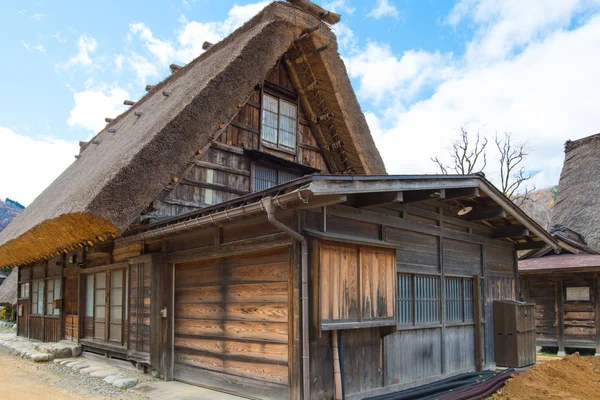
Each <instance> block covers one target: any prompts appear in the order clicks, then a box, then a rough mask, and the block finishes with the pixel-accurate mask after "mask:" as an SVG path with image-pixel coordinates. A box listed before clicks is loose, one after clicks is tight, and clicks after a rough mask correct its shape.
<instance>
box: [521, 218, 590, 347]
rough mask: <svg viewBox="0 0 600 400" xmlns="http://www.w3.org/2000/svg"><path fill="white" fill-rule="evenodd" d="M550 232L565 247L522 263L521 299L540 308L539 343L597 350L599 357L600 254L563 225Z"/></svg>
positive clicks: (542, 251) (531, 255) (527, 256)
mask: <svg viewBox="0 0 600 400" xmlns="http://www.w3.org/2000/svg"><path fill="white" fill-rule="evenodd" d="M550 232H551V233H552V234H553V235H554V237H555V239H556V240H557V241H558V243H559V245H560V246H561V250H560V252H559V254H556V253H555V252H554V251H552V249H551V248H548V247H544V248H542V249H540V250H532V251H530V252H529V253H527V254H525V255H523V256H522V257H521V258H520V260H519V274H520V276H521V287H522V299H523V300H524V301H527V302H531V303H534V304H535V320H536V335H537V338H536V343H537V345H538V346H542V347H544V346H545V347H556V348H558V353H559V354H561V355H564V354H565V348H566V347H572V348H590V349H595V350H596V353H599V354H600V286H599V279H600V253H598V252H597V251H594V250H592V249H590V248H589V247H588V246H587V244H586V243H585V241H584V240H583V237H582V236H581V235H579V234H578V233H577V232H574V231H573V230H571V229H568V228H566V227H564V226H562V225H554V226H553V227H552V228H551V230H550Z"/></svg>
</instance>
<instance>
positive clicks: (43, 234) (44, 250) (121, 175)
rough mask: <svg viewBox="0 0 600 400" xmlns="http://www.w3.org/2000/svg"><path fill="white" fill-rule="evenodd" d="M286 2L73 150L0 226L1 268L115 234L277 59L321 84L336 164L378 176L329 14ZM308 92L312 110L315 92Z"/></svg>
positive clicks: (175, 174)
mask: <svg viewBox="0 0 600 400" xmlns="http://www.w3.org/2000/svg"><path fill="white" fill-rule="evenodd" d="M294 3H295V4H288V3H280V2H278V3H273V4H271V5H269V6H267V7H266V8H265V9H264V10H263V11H261V12H260V13H259V14H258V15H257V16H255V17H254V18H253V19H252V20H250V21H249V22H247V23H246V24H245V25H244V26H242V27H241V28H239V29H238V30H236V31H235V32H234V33H232V34H231V35H230V36H229V37H227V38H225V39H224V40H222V41H221V42H219V43H217V44H215V45H214V46H212V47H210V49H209V50H208V51H206V52H205V53H203V54H202V55H201V56H199V57H198V58H196V59H195V60H193V61H192V62H190V63H189V64H188V65H187V66H185V67H183V68H181V69H180V70H178V71H177V72H175V73H174V74H172V75H171V76H170V77H169V78H167V79H166V80H165V81H163V82H161V83H160V84H158V85H156V86H155V87H154V88H153V89H152V90H151V91H150V92H149V93H148V94H147V95H146V96H144V97H143V98H142V99H141V100H140V101H138V102H136V103H135V104H134V106H133V107H131V109H129V110H128V111H127V112H125V113H124V114H122V115H121V116H119V117H118V118H116V119H115V120H114V121H112V122H110V124H109V125H108V126H107V127H106V128H105V129H103V130H102V131H101V132H100V133H98V135H96V137H95V138H93V139H92V140H91V141H90V142H89V143H88V144H87V145H85V146H83V148H84V150H83V151H82V153H81V157H80V158H79V159H78V160H76V161H75V162H73V164H72V165H71V166H69V168H67V169H66V170H65V171H64V172H63V173H62V175H60V176H59V177H58V178H57V179H56V180H55V181H54V182H53V183H52V184H51V185H50V186H49V187H48V188H47V189H46V190H44V192H43V193H42V194H40V195H39V196H38V197H37V198H36V199H35V200H34V202H33V203H31V205H29V206H28V207H27V208H26V209H25V210H24V211H23V213H21V214H20V215H19V216H17V217H16V218H15V219H14V220H13V222H12V223H11V224H10V225H8V226H7V227H6V228H5V229H4V230H3V231H2V232H0V266H3V265H18V264H21V263H25V262H30V261H33V260H35V259H36V258H39V257H42V256H49V255H52V254H55V253H56V252H59V251H61V250H62V249H65V248H67V247H70V246H76V245H77V244H81V243H84V242H87V241H96V240H97V239H99V237H100V238H105V237H108V236H109V235H118V234H119V233H120V232H122V231H123V230H124V229H126V228H127V227H128V226H129V225H130V224H131V223H132V222H133V221H134V220H135V219H136V217H137V216H139V215H140V212H141V211H142V210H144V209H145V208H146V207H147V206H148V205H149V204H150V203H151V202H152V201H153V200H154V199H155V198H156V196H157V195H158V194H159V193H160V192H161V191H162V190H163V189H165V188H166V187H167V186H168V185H171V184H174V182H176V181H177V179H175V178H177V177H178V176H181V175H180V174H181V173H182V171H184V170H185V167H186V165H187V163H189V162H190V161H191V160H192V159H193V157H194V156H195V155H196V154H197V153H198V151H199V149H203V148H206V146H207V145H209V144H210V143H211V141H212V139H213V138H214V137H215V136H216V135H218V134H219V133H220V132H221V131H222V130H223V128H224V127H225V126H226V125H227V124H228V122H229V121H231V120H232V119H233V118H234V117H235V115H236V113H237V112H238V110H239V108H240V107H241V105H243V104H244V103H245V102H246V100H247V99H248V96H249V94H250V93H251V92H252V90H253V89H254V88H255V87H256V85H258V84H260V83H262V81H263V80H264V78H265V77H266V76H267V74H268V72H269V71H270V70H271V69H272V68H273V67H274V66H275V65H276V64H277V63H278V62H280V61H281V60H282V58H284V59H286V60H289V61H292V62H290V65H292V67H293V68H296V69H297V71H296V73H297V74H298V76H299V79H300V80H301V83H302V84H303V86H308V85H309V84H311V83H313V82H308V81H302V79H304V80H306V79H307V78H306V77H307V75H306V74H305V73H301V72H302V71H301V68H303V67H304V65H305V64H308V65H309V66H310V68H311V70H312V73H313V74H314V78H315V79H317V80H319V82H320V86H319V90H320V93H321V98H322V99H323V100H324V104H326V106H327V109H328V110H329V112H331V113H333V115H334V117H333V130H334V131H335V132H333V133H334V135H333V137H331V136H329V137H328V136H325V140H327V141H328V142H329V143H331V144H332V145H333V144H335V146H332V149H331V152H330V153H332V154H333V155H334V158H335V162H336V165H337V168H336V169H337V171H338V172H340V173H356V174H385V167H384V164H383V161H382V159H381V157H380V155H379V152H378V151H377V149H376V147H375V144H374V142H373V139H372V137H371V134H370V132H369V128H368V126H367V123H366V120H365V117H364V115H363V113H362V112H361V109H360V106H359V104H358V101H357V99H356V96H355V94H354V92H353V90H352V87H351V85H350V80H349V78H348V75H347V72H346V69H345V67H344V64H343V62H342V60H341V58H340V56H339V54H338V52H337V42H336V39H335V35H334V34H333V33H332V31H331V30H330V28H329V27H328V26H327V25H326V24H325V23H324V22H323V21H322V19H325V20H327V19H329V17H330V16H331V14H326V13H324V12H320V11H319V8H318V7H316V6H315V5H314V4H312V3H311V4H310V7H307V4H306V3H307V2H306V1H305V0H302V1H299V0H294ZM296 4H299V5H300V6H298V5H296ZM315 10H316V11H315ZM317 27H318V29H317V30H316V31H314V32H312V33H311V34H310V35H308V36H305V38H304V39H302V40H300V41H297V40H296V39H298V38H299V37H301V36H302V34H303V33H306V31H307V30H311V28H317ZM324 46H326V47H324ZM324 48H325V50H324V51H321V50H323V49H324ZM315 50H316V51H315ZM298 60H300V61H298ZM307 98H309V101H314V102H315V104H312V105H313V106H314V108H315V110H317V106H318V104H316V102H317V99H315V98H313V97H310V96H307ZM321 103H323V102H321ZM136 111H140V112H141V115H139V114H140V113H136ZM136 114H138V115H136ZM331 133H332V130H331V129H330V130H329V132H324V133H323V134H324V135H331ZM99 240H100V239H99Z"/></svg>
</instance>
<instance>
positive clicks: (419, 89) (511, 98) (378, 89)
mask: <svg viewBox="0 0 600 400" xmlns="http://www.w3.org/2000/svg"><path fill="white" fill-rule="evenodd" d="M465 3H469V5H470V8H469V7H466V9H468V10H471V11H468V13H469V14H468V15H465V14H464V12H462V14H460V18H459V17H457V16H456V15H457V14H456V13H458V11H456V10H457V8H456V7H455V9H454V10H453V13H455V14H451V15H450V17H449V18H448V20H447V21H448V22H449V23H450V22H452V23H454V24H455V25H456V24H461V23H474V24H475V25H474V28H475V30H476V33H475V36H474V38H473V39H472V40H471V41H470V42H468V43H467V51H466V53H465V55H464V56H460V57H457V56H455V55H452V54H439V53H437V52H426V51H422V50H408V51H405V52H404V53H403V54H400V55H397V54H394V53H393V52H392V51H391V50H390V48H389V47H388V46H386V45H382V44H378V43H369V44H367V45H366V46H365V48H363V49H360V52H359V53H355V54H353V55H351V56H349V57H347V58H346V59H345V61H346V63H347V66H348V71H349V73H350V74H351V76H352V77H353V78H354V79H356V80H357V81H358V86H357V89H358V90H357V92H358V95H359V98H360V100H361V102H362V103H363V108H364V109H370V110H371V111H370V112H367V115H366V116H367V121H368V122H369V125H370V127H371V130H372V133H373V136H374V138H375V141H376V143H377V145H378V148H379V150H380V152H381V153H382V156H383V158H384V161H385V163H386V166H387V168H388V172H390V173H396V174H405V173H435V172H436V168H435V165H434V164H433V163H432V162H431V161H430V158H431V157H432V156H435V155H444V154H447V152H448V148H449V146H450V144H451V143H452V141H453V140H455V139H456V138H457V135H458V132H459V129H460V127H461V126H464V125H466V126H467V128H468V129H470V130H472V131H476V130H481V131H482V132H483V133H486V134H488V135H489V136H493V135H494V133H495V132H500V133H502V132H504V131H510V132H513V133H514V134H515V135H516V139H517V140H521V141H525V142H527V143H528V144H529V147H530V149H531V151H530V156H529V159H528V167H529V168H530V169H531V170H540V171H541V172H540V173H539V174H538V176H537V177H536V179H535V184H536V186H537V187H545V186H550V185H553V184H556V183H558V177H559V173H560V169H561V165H562V161H563V157H564V154H563V143H564V142H565V141H566V140H567V139H577V138H581V137H584V136H588V135H590V134H594V133H597V131H598V120H597V110H598V109H600V98H599V97H598V96H597V93H598V91H600V75H598V73H597V71H598V70H600V40H598V38H600V15H595V16H594V15H593V13H592V12H588V13H585V12H582V11H581V10H584V11H585V8H584V5H581V4H579V5H575V6H573V5H571V6H570V8H569V7H567V8H565V7H564V5H563V6H562V7H559V8H560V9H561V10H562V11H561V13H562V12H565V13H567V16H564V15H559V14H560V13H556V12H554V11H549V12H548V13H546V17H543V18H542V17H540V16H539V15H531V14H532V13H534V14H535V12H534V11H535V6H533V5H531V3H534V2H511V7H509V8H510V10H512V11H511V12H508V11H506V10H504V8H503V10H504V11H502V12H500V13H498V12H496V11H494V13H495V14H494V13H492V14H493V15H495V16H494V17H484V15H485V12H484V11H483V9H484V5H486V7H488V8H486V9H487V10H489V9H490V8H489V7H492V3H493V5H494V7H496V5H498V7H501V8H502V7H504V6H506V4H505V3H506V2H502V3H496V2H490V1H487V0H481V1H470V2H466V1H463V2H460V3H459V5H461V4H463V5H464V4H465ZM517 3H518V4H520V5H521V7H522V10H521V13H518V12H515V11H514V9H516V8H517V6H518V5H517ZM563 3H567V2H563ZM571 3H572V2H571ZM538 4H539V3H538ZM544 4H545V3H544ZM457 7H458V6H457ZM478 7H480V8H478ZM494 7H492V8H491V9H492V10H496V9H497V8H494ZM506 7H508V6H506ZM477 10H481V11H477ZM588 11H589V10H588ZM594 11H595V12H596V13H597V11H596V10H594ZM578 13H579V14H578ZM581 15H585V16H586V17H581ZM575 16H577V18H578V19H577V24H575V26H574V27H573V26H572V25H571V24H572V22H570V21H572V19H573V18H575ZM486 18H487V19H486ZM582 18H583V19H582ZM510 20H513V21H512V22H511V21H510ZM565 21H566V22H565ZM509 28H510V29H509ZM500 31H502V32H504V33H502V34H500V33H499V32H500ZM499 49H500V50H499ZM482 60H485V62H482ZM366 104H370V105H371V107H365V105H366ZM490 162H491V161H490Z"/></svg>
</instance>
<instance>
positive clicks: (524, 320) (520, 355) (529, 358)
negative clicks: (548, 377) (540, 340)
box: [494, 300, 535, 368]
mask: <svg viewBox="0 0 600 400" xmlns="http://www.w3.org/2000/svg"><path fill="white" fill-rule="evenodd" d="M494 355H495V358H496V365H498V366H502V367H514V368H520V367H525V366H527V365H531V364H535V305H534V304H529V303H522V302H519V301H511V300H496V301H494Z"/></svg>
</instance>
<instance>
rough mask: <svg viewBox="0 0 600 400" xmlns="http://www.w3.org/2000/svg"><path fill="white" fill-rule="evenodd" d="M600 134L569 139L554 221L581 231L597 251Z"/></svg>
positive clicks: (599, 233) (599, 246) (599, 238)
mask: <svg viewBox="0 0 600 400" xmlns="http://www.w3.org/2000/svg"><path fill="white" fill-rule="evenodd" d="M598 171H600V134H597V135H593V136H588V137H586V138H583V139H580V140H576V141H568V142H567V143H566V144H565V163H564V165H563V169H562V172H561V174H560V183H559V185H558V198H557V201H556V205H555V206H554V214H553V218H552V223H553V224H561V225H565V226H567V227H569V228H570V229H572V230H574V231H577V232H578V233H580V234H581V235H582V236H583V237H584V238H585V240H586V242H587V244H588V246H589V247H590V248H592V249H594V250H596V251H600V213H598V208H599V207H600V175H599V174H598Z"/></svg>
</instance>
